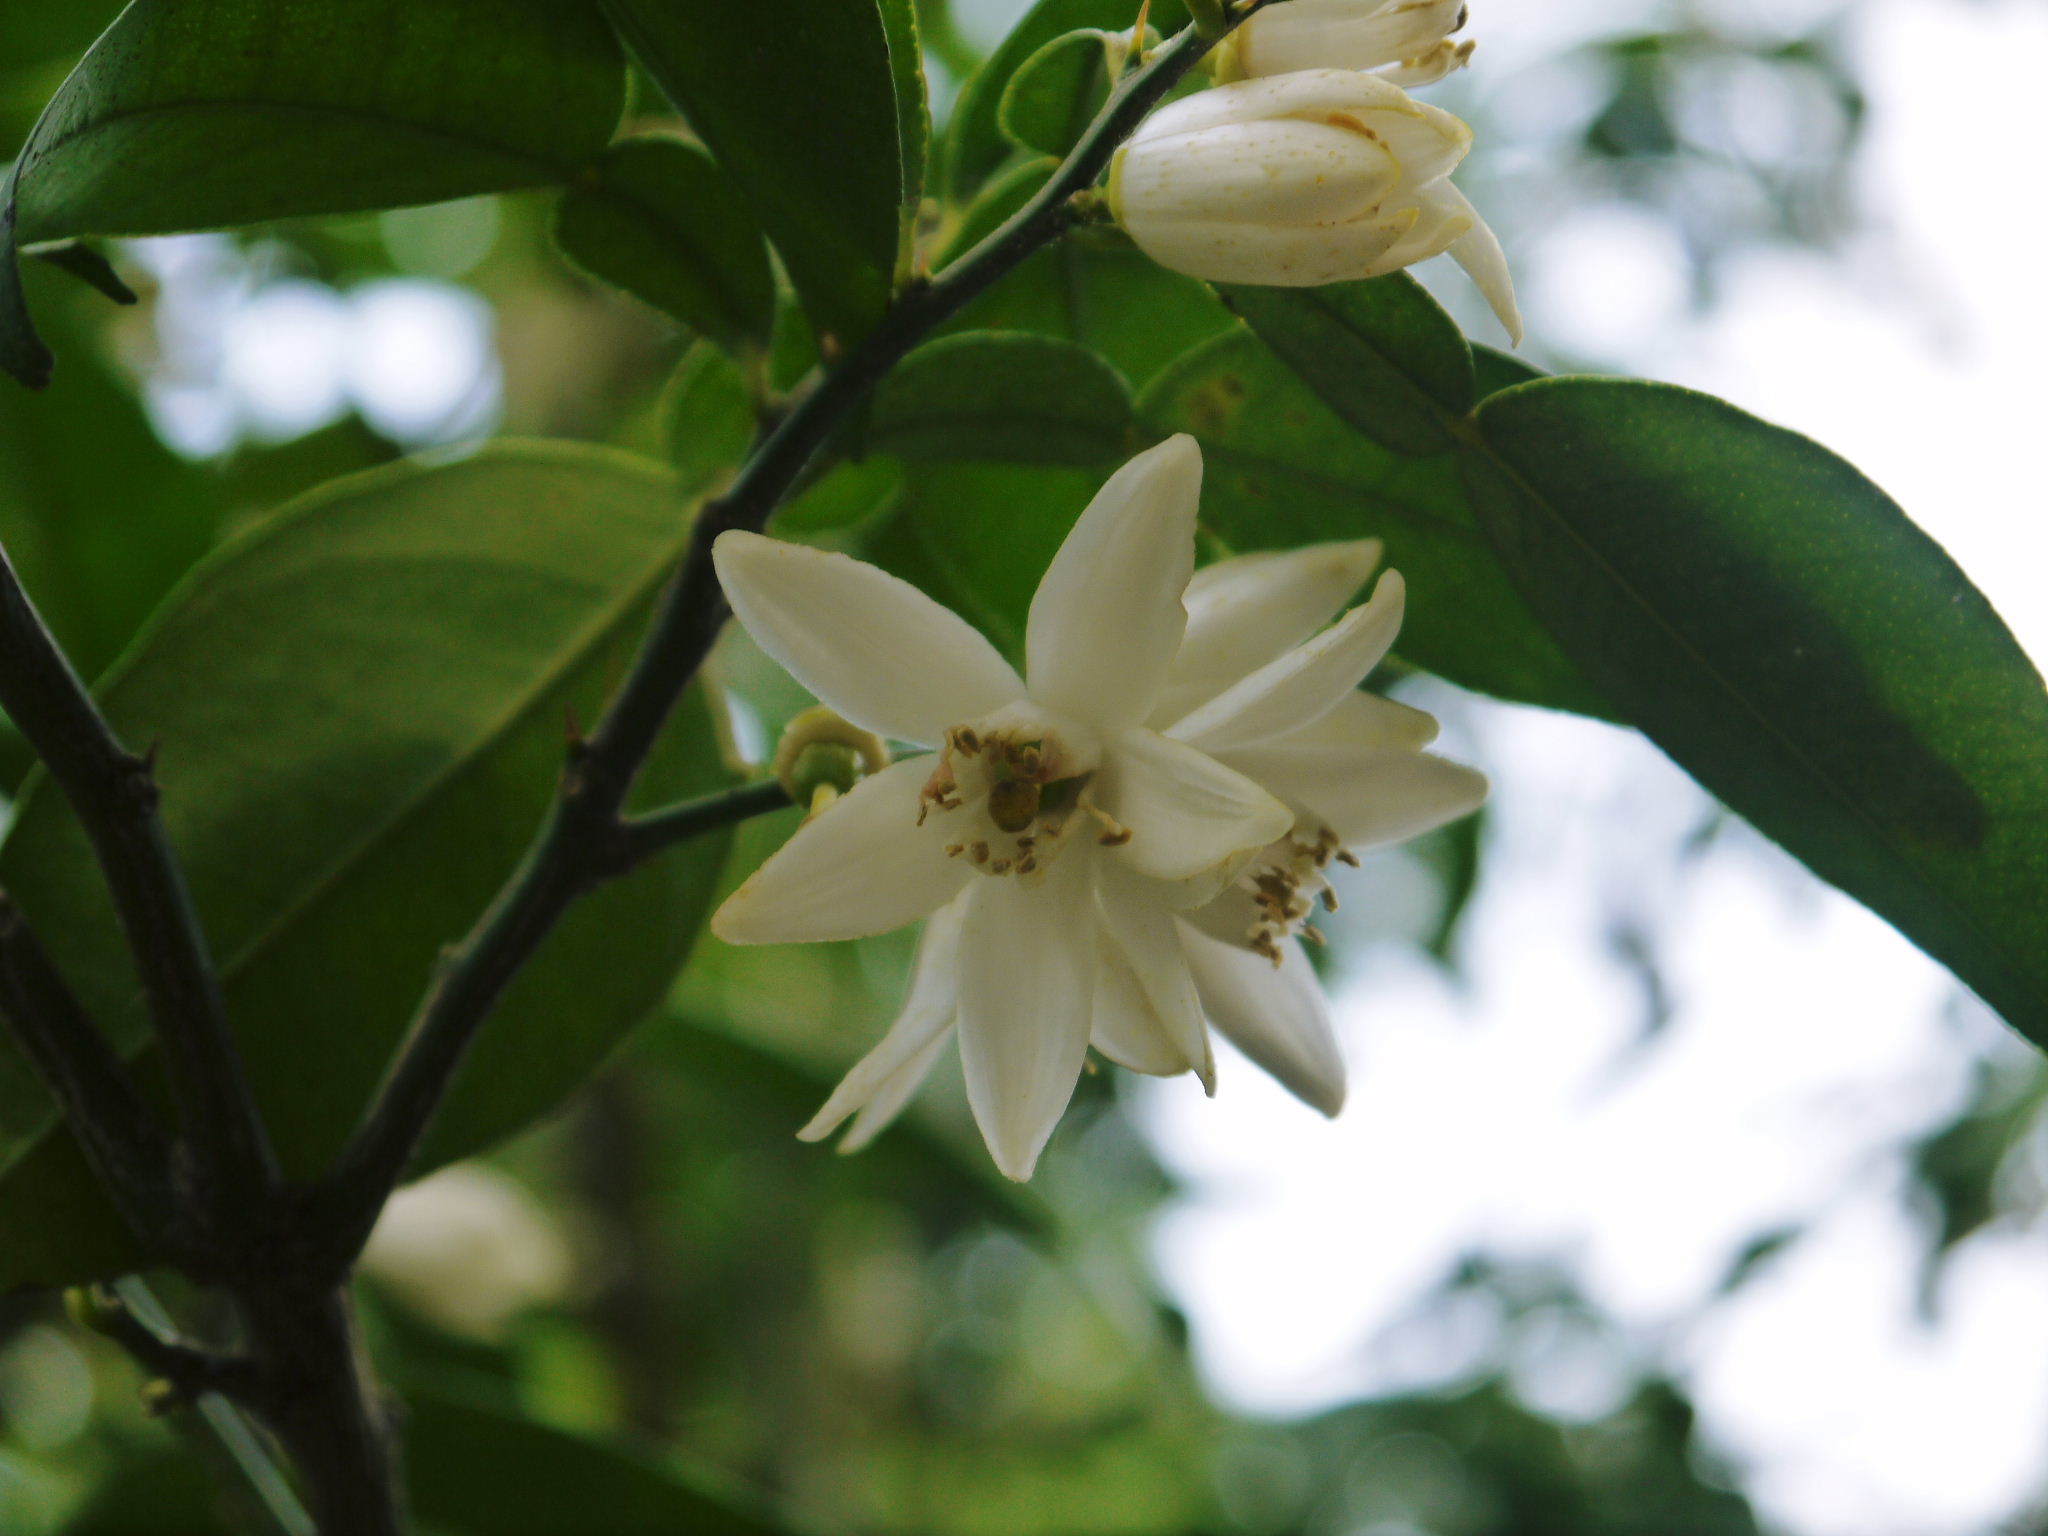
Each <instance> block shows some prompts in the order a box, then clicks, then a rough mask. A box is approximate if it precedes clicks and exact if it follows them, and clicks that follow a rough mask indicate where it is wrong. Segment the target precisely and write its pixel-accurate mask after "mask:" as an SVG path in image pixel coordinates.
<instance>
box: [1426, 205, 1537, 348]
mask: <svg viewBox="0 0 2048 1536" xmlns="http://www.w3.org/2000/svg"><path fill="white" fill-rule="evenodd" d="M1441 190H1442V191H1444V192H1446V193H1448V194H1449V195H1450V196H1452V197H1455V198H1456V199H1457V200H1458V201H1459V202H1460V203H1462V204H1463V205H1464V207H1465V211H1466V212H1467V213H1468V214H1470V215H1471V219H1472V227H1471V228H1470V229H1468V230H1466V231H1465V233H1464V234H1462V235H1460V236H1459V237H1458V238H1457V239H1456V240H1455V241H1453V242H1452V243H1451V246H1450V248H1449V252H1448V254H1449V255H1450V258H1451V260H1453V261H1455V262H1456V263H1457V264H1458V265H1459V266H1461V267H1463V268H1464V269H1465V271H1466V272H1467V273H1468V274H1469V275H1470V276H1471V278H1472V281H1473V282H1474V283H1476V284H1477V285H1478V287H1479V292H1480V293H1481V294H1482V295H1483V296H1484V297H1485V299H1486V302H1487V303H1488V304H1489V305H1491V306H1492V307H1493V312H1494V314H1495V316H1497V317H1498V318H1499V320H1500V323H1501V328H1502V329H1503V330H1505V331H1506V332H1507V333H1508V339H1509V340H1510V341H1512V342H1513V343H1514V344H1515V345H1516V346H1518V347H1519V346H1520V345H1521V344H1522V311H1521V309H1520V308H1519V307H1518V306H1517V305H1516V303H1515V279H1514V274H1513V273H1511V272H1509V271H1508V258H1507V253H1506V252H1505V251H1503V250H1502V249H1501V248H1500V240H1499V237H1497V236H1496V235H1495V234H1494V232H1493V230H1492V229H1491V228H1490V227H1489V226H1488V224H1487V222H1486V220H1484V219H1482V218H1481V217H1480V216H1479V210H1478V209H1476V208H1474V207H1473V206H1472V203H1471V201H1470V199H1468V198H1467V197H1466V196H1465V194H1464V193H1462V192H1460V191H1459V190H1458V189H1457V188H1456V187H1454V186H1452V185H1451V184H1450V183H1449V182H1445V183H1444V184H1443V186H1442V189H1441Z"/></svg>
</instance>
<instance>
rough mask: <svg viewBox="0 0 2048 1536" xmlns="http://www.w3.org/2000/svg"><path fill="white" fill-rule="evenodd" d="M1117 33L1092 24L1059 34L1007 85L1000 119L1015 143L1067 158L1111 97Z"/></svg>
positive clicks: (1000, 110) (1004, 132) (999, 107)
mask: <svg viewBox="0 0 2048 1536" xmlns="http://www.w3.org/2000/svg"><path fill="white" fill-rule="evenodd" d="M1116 42H1117V38H1116V35H1115V34H1114V33H1111V32H1105V31H1103V30H1102V29H1101V28H1099V27H1086V28H1083V29H1082V30H1081V31H1079V32H1069V33H1067V34H1066V35H1065V36H1064V37H1056V38H1054V39H1053V40H1052V41H1051V42H1049V43H1047V44H1046V45H1045V46H1044V47H1043V48H1041V49H1039V50H1038V52H1036V53H1034V54H1033V55H1031V57H1030V58H1028V59H1026V60H1025V61H1024V63H1023V64H1022V65H1021V66H1019V68H1018V70H1017V73H1016V74H1014V75H1012V76H1011V77H1010V81H1009V84H1007V85H1006V86H1004V87H1003V94H1002V99H1001V101H1000V102H999V103H998V104H997V107H996V121H997V123H998V124H999V125H1000V126H1001V127H1002V130H1003V134H1004V136H1005V137H1006V138H1008V139H1009V140H1010V141H1011V142H1012V143H1014V144H1017V145H1019V146H1020V147H1022V148H1024V149H1027V150H1030V151H1031V152H1033V153H1034V154H1040V155H1051V156H1052V157H1053V158H1054V159H1058V160H1063V159H1065V158H1066V156H1067V154H1068V153H1069V152H1070V151H1071V150H1072V149H1073V147H1074V146H1075V145H1076V144H1078V143H1079V142H1080V140H1081V134H1082V132H1083V131H1084V130H1085V129H1086V128H1087V126H1088V124H1089V123H1090V122H1091V121H1093V119H1094V117H1095V114H1096V113H1098V112H1100V111H1101V110H1102V107H1103V103H1105V102H1106V101H1108V100H1109V90H1110V85H1111V79H1110V70H1111V68H1112V67H1113V65H1114V63H1115V61H1116V59H1117V57H1118V55H1119V54H1120V52H1121V50H1120V49H1116V48H1115V47H1114V45H1115V44H1116Z"/></svg>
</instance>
